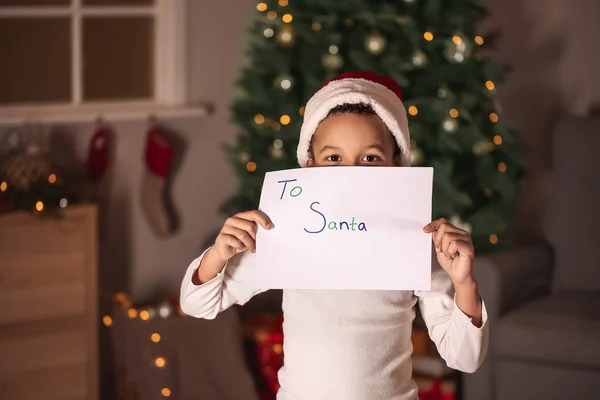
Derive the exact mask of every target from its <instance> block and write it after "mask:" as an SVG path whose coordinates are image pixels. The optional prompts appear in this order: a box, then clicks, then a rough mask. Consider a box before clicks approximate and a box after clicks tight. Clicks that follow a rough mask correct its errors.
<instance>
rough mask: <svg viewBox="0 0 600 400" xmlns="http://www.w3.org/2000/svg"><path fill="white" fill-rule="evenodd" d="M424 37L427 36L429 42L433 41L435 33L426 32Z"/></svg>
mask: <svg viewBox="0 0 600 400" xmlns="http://www.w3.org/2000/svg"><path fill="white" fill-rule="evenodd" d="M423 37H424V38H425V40H427V41H428V42H431V41H432V40H433V33H431V32H425V33H424V34H423Z"/></svg>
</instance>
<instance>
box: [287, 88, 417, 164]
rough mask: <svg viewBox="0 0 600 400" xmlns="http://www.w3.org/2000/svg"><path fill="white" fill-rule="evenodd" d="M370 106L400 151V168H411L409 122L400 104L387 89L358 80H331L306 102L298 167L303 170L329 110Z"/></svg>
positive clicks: (299, 144)
mask: <svg viewBox="0 0 600 400" xmlns="http://www.w3.org/2000/svg"><path fill="white" fill-rule="evenodd" d="M358 103H364V104H367V105H370V106H371V107H372V108H373V110H374V111H375V112H376V113H377V115H378V116H379V118H381V119H382V121H383V122H384V123H385V125H386V126H387V127H388V129H389V130H390V132H392V135H394V138H395V139H396V142H397V143H398V146H399V147H400V151H401V164H402V166H405V167H409V166H410V134H409V132H408V118H407V117H406V109H405V108H404V104H403V103H402V100H400V98H399V97H398V96H397V95H396V94H395V93H394V92H393V91H391V90H390V89H388V88H387V87H385V86H383V85H381V84H379V83H375V82H372V81H369V80H366V79H361V78H346V79H341V80H334V81H332V82H330V83H328V84H327V85H326V86H324V87H323V88H321V89H320V90H319V91H318V92H317V93H315V95H314V96H313V97H312V98H311V99H310V100H309V101H308V103H307V104H306V107H305V110H304V122H303V123H302V128H301V129H300V140H299V143H298V154H297V156H298V163H299V164H300V166H301V167H305V166H306V163H307V162H308V159H309V154H308V150H309V146H310V141H311V139H312V136H313V135H314V133H315V131H316V130H317V127H318V126H319V124H320V123H321V121H323V120H324V119H325V118H326V117H327V115H328V114H329V111H331V109H333V108H335V107H337V106H339V105H342V104H358Z"/></svg>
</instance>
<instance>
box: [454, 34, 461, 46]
mask: <svg viewBox="0 0 600 400" xmlns="http://www.w3.org/2000/svg"><path fill="white" fill-rule="evenodd" d="M452 41H453V42H454V44H455V45H457V46H458V45H459V44H461V43H462V38H461V37H460V36H458V35H454V36H452Z"/></svg>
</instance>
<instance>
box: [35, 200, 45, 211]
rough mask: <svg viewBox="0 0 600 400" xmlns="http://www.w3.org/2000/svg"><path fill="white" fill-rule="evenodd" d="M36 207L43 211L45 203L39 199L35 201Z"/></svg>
mask: <svg viewBox="0 0 600 400" xmlns="http://www.w3.org/2000/svg"><path fill="white" fill-rule="evenodd" d="M35 209H36V210H37V211H42V210H43V209H44V203H42V202H41V201H39V200H38V201H37V203H35Z"/></svg>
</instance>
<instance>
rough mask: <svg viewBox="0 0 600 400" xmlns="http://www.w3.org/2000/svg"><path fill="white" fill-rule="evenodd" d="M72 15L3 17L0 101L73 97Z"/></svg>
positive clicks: (49, 99)
mask: <svg viewBox="0 0 600 400" xmlns="http://www.w3.org/2000/svg"><path fill="white" fill-rule="evenodd" d="M70 32H71V23H70V20H69V19H68V18H62V17H61V18H2V19H0V54H2V57H1V61H0V88H1V89H0V104H14V103H31V102H70V101H71V56H70V53H71V38H70Z"/></svg>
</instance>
